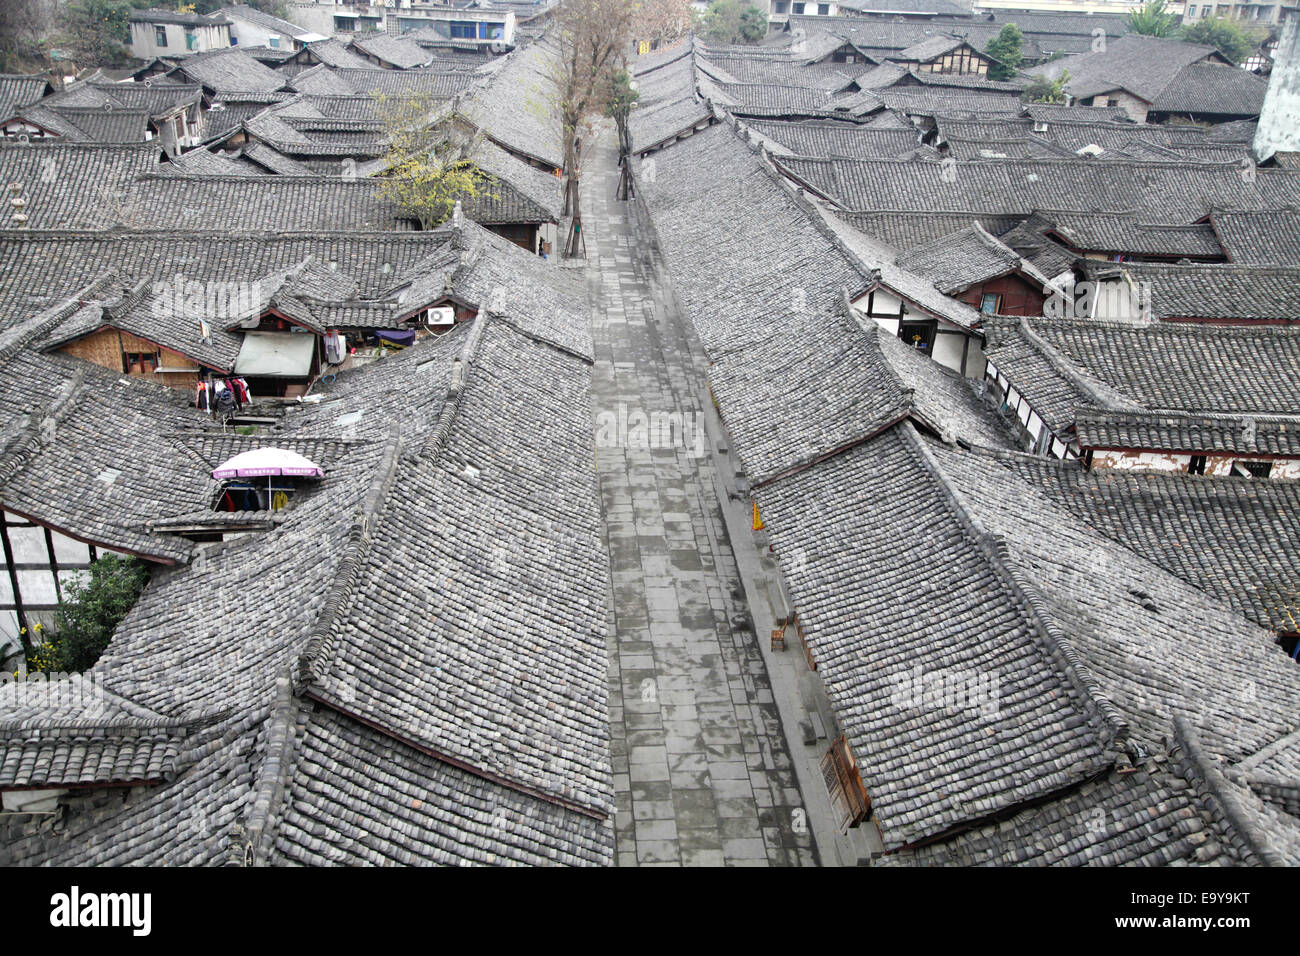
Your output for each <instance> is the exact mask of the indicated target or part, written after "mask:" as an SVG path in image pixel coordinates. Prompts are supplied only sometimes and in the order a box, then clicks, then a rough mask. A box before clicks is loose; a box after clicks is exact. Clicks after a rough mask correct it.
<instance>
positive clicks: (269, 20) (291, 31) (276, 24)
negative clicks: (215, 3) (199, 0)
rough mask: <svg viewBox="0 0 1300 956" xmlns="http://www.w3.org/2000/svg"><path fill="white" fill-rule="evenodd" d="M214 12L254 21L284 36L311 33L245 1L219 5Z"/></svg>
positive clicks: (300, 35)
mask: <svg viewBox="0 0 1300 956" xmlns="http://www.w3.org/2000/svg"><path fill="white" fill-rule="evenodd" d="M214 13H215V14H216V15H217V16H222V17H238V18H239V19H241V20H246V21H248V22H249V23H255V24H257V25H258V26H260V27H265V28H266V29H268V30H274V31H275V32H277V33H282V34H284V35H285V36H291V37H304V36H311V35H312V32H311V31H310V30H304V29H303V28H302V27H300V26H298V25H297V24H296V23H290V22H289V21H288V20H281V19H280V18H279V17H275V16H271V14H269V13H263V12H262V11H261V10H258V9H257V8H256V7H250V6H249V5H248V4H246V3H236V4H232V5H230V6H228V7H221V8H220V9H219V10H216V11H214Z"/></svg>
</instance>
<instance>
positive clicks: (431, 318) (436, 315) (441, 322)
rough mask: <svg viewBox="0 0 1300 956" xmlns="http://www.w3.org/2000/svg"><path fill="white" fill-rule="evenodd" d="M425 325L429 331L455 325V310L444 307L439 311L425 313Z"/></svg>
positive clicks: (430, 310) (433, 310)
mask: <svg viewBox="0 0 1300 956" xmlns="http://www.w3.org/2000/svg"><path fill="white" fill-rule="evenodd" d="M424 321H425V324H426V325H428V326H429V328H431V329H445V328H449V327H451V326H453V325H455V324H456V310H455V309H453V308H451V307H450V306H446V305H444V306H443V307H442V308H439V309H429V310H428V311H427V312H425V319H424Z"/></svg>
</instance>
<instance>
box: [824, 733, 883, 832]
mask: <svg viewBox="0 0 1300 956" xmlns="http://www.w3.org/2000/svg"><path fill="white" fill-rule="evenodd" d="M821 771H822V779H823V780H825V781H826V792H827V793H828V794H830V798H831V809H832V810H833V811H834V813H835V815H836V817H837V818H838V821H837V822H838V824H839V828H840V830H841V831H843V830H849V829H852V828H853V827H856V826H858V824H860V823H861V822H862V821H863V820H865V819H866V818H867V813H868V812H869V811H870V809H871V801H870V800H868V799H867V793H866V790H864V789H863V787H862V778H861V777H860V776H858V768H857V763H856V762H855V761H854V759H853V755H852V754H851V753H850V752H849V745H848V741H847V740H845V739H844V737H843V736H841V737H840V738H839V739H838V740H836V741H835V742H834V743H832V744H831V746H830V748H829V749H828V750H827V751H826V753H825V754H823V755H822V759H821Z"/></svg>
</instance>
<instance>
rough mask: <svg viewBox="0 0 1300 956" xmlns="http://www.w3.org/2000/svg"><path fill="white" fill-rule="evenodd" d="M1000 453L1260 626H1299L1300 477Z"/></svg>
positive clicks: (1006, 463)
mask: <svg viewBox="0 0 1300 956" xmlns="http://www.w3.org/2000/svg"><path fill="white" fill-rule="evenodd" d="M991 462H992V463H994V464H996V465H997V466H999V467H1002V468H1005V469H1006V470H1007V471H1008V472H1010V473H1011V474H1013V475H1015V476H1016V477H1018V478H1020V479H1021V480H1023V481H1026V482H1028V483H1029V484H1031V485H1034V486H1035V487H1037V488H1039V489H1041V490H1042V491H1043V492H1044V493H1045V494H1047V495H1048V496H1049V497H1050V498H1051V499H1052V500H1053V501H1055V502H1056V503H1057V504H1059V505H1060V506H1061V507H1063V508H1065V509H1068V510H1069V511H1070V513H1071V514H1072V515H1073V516H1074V517H1075V518H1076V519H1078V520H1080V521H1083V522H1085V523H1086V524H1088V526H1089V527H1091V528H1093V529H1095V530H1096V531H1097V532H1098V533H1100V534H1102V535H1104V536H1106V537H1108V538H1111V539H1112V540H1114V541H1117V542H1119V543H1120V544H1122V545H1123V546H1124V547H1126V548H1128V549H1130V550H1132V551H1134V552H1136V553H1137V554H1140V555H1141V556H1142V557H1144V558H1146V559H1147V560H1149V561H1152V562H1154V563H1155V564H1158V565H1160V567H1162V568H1164V569H1165V570H1166V571H1168V572H1170V573H1171V574H1174V575H1176V576H1177V577H1179V578H1181V579H1182V580H1184V581H1186V582H1187V583H1188V584H1190V585H1192V586H1194V587H1198V588H1201V589H1202V590H1205V591H1208V592H1209V593H1211V594H1213V595H1215V596H1216V597H1217V598H1218V599H1219V600H1221V601H1222V602H1223V603H1224V604H1226V605H1228V606H1229V607H1231V608H1233V609H1234V610H1235V611H1237V613H1239V614H1241V615H1242V616H1243V617H1246V618H1249V619H1250V620H1253V621H1254V622H1255V623H1257V624H1259V625H1260V626H1261V627H1267V628H1270V629H1272V630H1276V631H1280V632H1283V633H1294V632H1296V631H1300V568H1297V566H1296V562H1295V560H1294V556H1295V553H1296V549H1297V548H1298V547H1300V489H1298V488H1297V487H1296V483H1295V482H1292V481H1256V480H1253V479H1249V478H1199V477H1196V476H1188V475H1178V474H1171V475H1166V474H1159V473H1151V472H1126V471H1116V470H1110V469H1108V470H1095V471H1087V470H1085V469H1083V468H1081V467H1080V466H1079V465H1078V464H1076V463H1071V462H1060V461H1049V460H1047V459H1044V458H1039V457H1037V456H1031V455H1022V454H1007V455H1001V456H991Z"/></svg>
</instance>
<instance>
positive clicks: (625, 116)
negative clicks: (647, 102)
mask: <svg viewBox="0 0 1300 956" xmlns="http://www.w3.org/2000/svg"><path fill="white" fill-rule="evenodd" d="M640 98H641V94H640V93H638V92H637V91H636V90H635V89H633V87H632V75H631V74H630V73H628V71H627V70H615V71H614V73H613V75H612V76H611V78H610V81H609V93H608V94H606V97H605V115H606V116H609V117H612V118H613V120H614V126H615V128H616V129H617V130H618V149H619V152H620V153H621V154H623V155H627V154H628V153H630V152H631V151H632V134H631V132H630V131H629V128H628V120H629V118H630V117H631V115H632V108H633V107H634V106H636V103H637V100H639V99H640Z"/></svg>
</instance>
